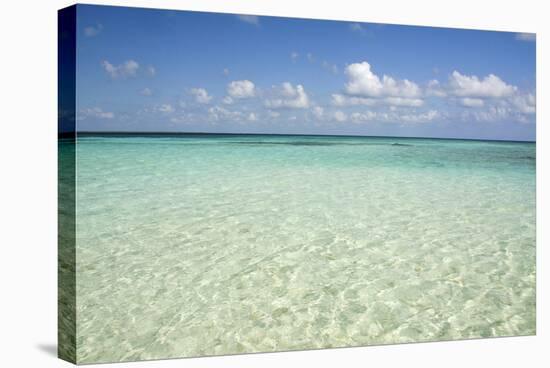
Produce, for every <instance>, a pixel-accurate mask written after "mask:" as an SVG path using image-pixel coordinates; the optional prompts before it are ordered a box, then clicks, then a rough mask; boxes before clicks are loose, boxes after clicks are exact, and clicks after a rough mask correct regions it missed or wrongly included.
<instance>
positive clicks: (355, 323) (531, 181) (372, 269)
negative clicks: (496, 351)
mask: <svg viewBox="0 0 550 368" xmlns="http://www.w3.org/2000/svg"><path fill="white" fill-rule="evenodd" d="M535 166H536V158H535V144H534V143H521V142H497V141H474V140H446V139H420V138H377V137H338V136H273V135H209V134H188V135H186V134H179V135H176V134H174V135H170V134H151V135H147V134H141V135H139V134H128V135H126V134H83V135H81V136H79V137H78V144H77V147H76V181H77V188H76V199H77V205H76V213H77V215H76V241H77V244H76V266H77V278H76V290H77V301H76V303H77V352H78V357H79V362H81V363H86V362H110V361H128V360H138V359H139V360H141V359H157V358H171V357H190V356H205V355H220V354H235V353H251V352H267V351H284V350H296V349H317V348H327V347H343V346H362V345H379V344H393V343H407V342H421V341H439V340H454V339H469V338H481V337H497V336H512V335H532V334H535V331H536V329H535V256H536V252H535V215H536V211H535Z"/></svg>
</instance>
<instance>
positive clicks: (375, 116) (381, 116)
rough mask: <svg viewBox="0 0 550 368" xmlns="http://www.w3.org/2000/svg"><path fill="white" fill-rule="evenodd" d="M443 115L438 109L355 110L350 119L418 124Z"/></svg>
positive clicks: (357, 121)
mask: <svg viewBox="0 0 550 368" xmlns="http://www.w3.org/2000/svg"><path fill="white" fill-rule="evenodd" d="M440 117H441V113H440V112H439V111H437V110H429V111H426V112H420V113H418V112H406V113H398V112H394V111H390V112H386V111H384V112H380V111H366V112H354V113H352V114H351V115H350V120H351V121H352V122H354V123H364V122H384V123H402V124H403V123H405V124H418V123H430V122H433V121H435V120H437V119H438V118H440Z"/></svg>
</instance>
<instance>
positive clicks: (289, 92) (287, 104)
mask: <svg viewBox="0 0 550 368" xmlns="http://www.w3.org/2000/svg"><path fill="white" fill-rule="evenodd" d="M273 90H274V91H273V92H274V97H273V98H271V99H267V100H265V106H266V107H268V108H271V109H280V108H289V109H305V108H307V107H309V97H308V95H307V93H306V91H305V89H304V87H303V86H302V85H301V84H298V85H296V87H294V86H293V85H292V84H291V83H290V82H284V83H283V84H281V85H280V86H278V87H274V88H273Z"/></svg>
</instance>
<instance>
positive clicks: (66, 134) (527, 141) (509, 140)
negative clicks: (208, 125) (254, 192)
mask: <svg viewBox="0 0 550 368" xmlns="http://www.w3.org/2000/svg"><path fill="white" fill-rule="evenodd" d="M79 134H83V135H93V134H97V135H124V134H126V135H229V136H230V135H251V136H260V135H267V136H305V137H308V136H309V137H343V138H399V139H441V140H461V141H485V142H511V143H536V139H535V140H517V139H489V138H460V137H421V136H391V135H360V134H307V133H229V132H182V131H124V130H120V131H114V130H113V131H100V130H97V131H93V130H92V131H81V132H65V133H62V132H60V133H58V138H63V137H71V136H76V137H78V135H79Z"/></svg>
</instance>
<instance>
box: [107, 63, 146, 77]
mask: <svg viewBox="0 0 550 368" xmlns="http://www.w3.org/2000/svg"><path fill="white" fill-rule="evenodd" d="M101 66H102V67H103V69H104V70H105V71H106V72H107V74H108V75H109V76H110V77H111V78H112V79H124V78H129V77H134V76H136V74H137V72H138V69H139V64H138V63H137V62H136V61H134V60H128V61H125V62H124V63H122V64H120V65H113V64H111V63H110V62H109V61H107V60H103V61H102V62H101Z"/></svg>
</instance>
